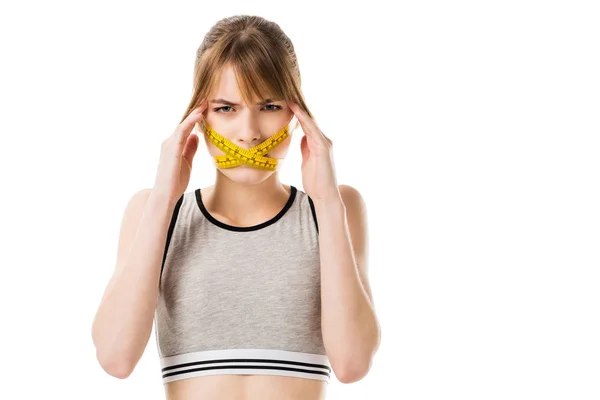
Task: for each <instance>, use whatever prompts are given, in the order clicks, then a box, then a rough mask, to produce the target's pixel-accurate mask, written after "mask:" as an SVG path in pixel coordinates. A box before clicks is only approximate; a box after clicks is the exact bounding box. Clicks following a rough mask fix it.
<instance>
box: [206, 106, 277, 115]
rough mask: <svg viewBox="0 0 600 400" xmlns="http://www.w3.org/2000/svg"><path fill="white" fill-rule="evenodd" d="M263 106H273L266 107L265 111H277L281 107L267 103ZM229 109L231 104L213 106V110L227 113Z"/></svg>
mask: <svg viewBox="0 0 600 400" xmlns="http://www.w3.org/2000/svg"><path fill="white" fill-rule="evenodd" d="M265 107H274V108H270V109H267V110H266V111H279V110H281V109H282V108H283V107H281V106H278V105H277V104H267V105H266V106H265ZM230 109H231V106H223V107H218V108H215V109H214V110H213V111H214V112H221V113H225V114H229V111H230Z"/></svg>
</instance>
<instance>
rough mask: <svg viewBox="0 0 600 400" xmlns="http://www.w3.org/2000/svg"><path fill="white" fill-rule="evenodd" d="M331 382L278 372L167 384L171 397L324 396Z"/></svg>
mask: <svg viewBox="0 0 600 400" xmlns="http://www.w3.org/2000/svg"><path fill="white" fill-rule="evenodd" d="M326 390H327V383H326V382H323V381H319V380H316V379H303V378H296V377H287V376H275V375H210V376H200V377H196V378H190V379H181V380H178V381H173V382H169V383H167V384H166V385H165V394H166V396H167V400H192V399H194V400H204V399H206V400H209V399H210V400H231V399H236V400H323V399H325V394H326Z"/></svg>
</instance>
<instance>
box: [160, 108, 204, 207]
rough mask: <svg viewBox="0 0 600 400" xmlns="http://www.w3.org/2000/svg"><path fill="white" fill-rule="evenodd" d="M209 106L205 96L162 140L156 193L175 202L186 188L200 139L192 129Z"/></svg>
mask: <svg viewBox="0 0 600 400" xmlns="http://www.w3.org/2000/svg"><path fill="white" fill-rule="evenodd" d="M206 107H207V102H206V100H205V101H203V102H202V103H200V106H199V107H198V108H195V109H194V110H193V111H192V112H191V113H190V115H188V116H187V117H186V118H185V119H184V120H183V121H182V122H181V123H180V124H179V125H177V127H176V128H175V131H174V132H173V133H172V134H171V136H169V137H167V138H166V139H165V140H164V141H163V142H162V146H161V151H160V160H159V163H158V169H157V172H156V179H155V181H154V188H153V189H152V194H153V195H155V196H159V197H161V198H165V199H167V200H168V201H169V202H171V203H175V202H176V201H177V200H179V198H180V197H181V195H182V194H183V193H184V192H185V190H186V189H187V187H188V184H189V182H190V176H191V172H192V161H193V159H194V155H195V154H196V150H198V142H199V138H198V135H196V134H190V133H191V131H192V129H193V128H194V125H195V124H196V122H199V121H201V120H202V118H204V115H203V113H204V110H205V109H206Z"/></svg>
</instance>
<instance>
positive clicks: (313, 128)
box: [289, 103, 321, 139]
mask: <svg viewBox="0 0 600 400" xmlns="http://www.w3.org/2000/svg"><path fill="white" fill-rule="evenodd" d="M289 107H290V110H292V112H293V113H294V115H296V117H297V118H298V121H300V125H301V126H302V130H303V131H304V133H305V134H306V135H308V136H313V137H315V139H316V138H317V137H318V136H319V135H320V134H321V130H320V129H319V127H318V126H317V123H316V122H315V120H314V119H312V118H311V117H310V116H309V115H308V114H307V113H306V112H305V111H304V110H302V109H301V108H300V106H298V105H297V104H296V103H290V104H289Z"/></svg>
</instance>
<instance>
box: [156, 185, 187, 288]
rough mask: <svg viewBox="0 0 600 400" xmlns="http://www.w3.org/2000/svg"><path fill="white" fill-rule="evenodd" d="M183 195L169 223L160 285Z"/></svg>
mask: <svg viewBox="0 0 600 400" xmlns="http://www.w3.org/2000/svg"><path fill="white" fill-rule="evenodd" d="M183 196H184V195H181V197H180V198H179V200H177V203H176V204H175V209H174V210H173V215H172V216H171V223H170V224H169V230H168V232H167V242H166V243H165V251H164V253H163V259H162V265H161V267H160V277H159V280H158V282H159V286H160V282H161V281H162V274H163V269H164V268H165V260H166V259H167V251H168V250H169V243H171V236H173V231H174V230H175V223H176V222H177V216H178V215H179V209H180V208H181V204H182V203H183Z"/></svg>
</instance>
